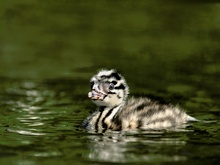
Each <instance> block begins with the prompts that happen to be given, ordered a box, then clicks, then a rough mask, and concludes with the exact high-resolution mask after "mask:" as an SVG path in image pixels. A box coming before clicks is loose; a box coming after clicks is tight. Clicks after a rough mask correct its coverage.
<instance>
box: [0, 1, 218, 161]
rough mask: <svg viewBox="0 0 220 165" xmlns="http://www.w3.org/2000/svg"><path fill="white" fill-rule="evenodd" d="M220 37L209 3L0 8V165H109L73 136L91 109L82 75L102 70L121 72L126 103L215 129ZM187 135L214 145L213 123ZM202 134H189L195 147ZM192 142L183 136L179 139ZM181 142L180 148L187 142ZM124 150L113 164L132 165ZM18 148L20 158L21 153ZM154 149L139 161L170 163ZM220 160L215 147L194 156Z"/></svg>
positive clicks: (4, 4)
mask: <svg viewBox="0 0 220 165" xmlns="http://www.w3.org/2000/svg"><path fill="white" fill-rule="evenodd" d="M219 29H220V4H219V3H215V2H210V1H209V2H206V1H199V0H197V1H196V0H193V1H182V0H179V1H174V0H171V1H167V0H165V1H164V0H154V1H144V0H140V1H133V0H127V1H124V0H118V1H116V0H113V1H109V0H98V1H95V2H94V1H89V0H83V1H78V0H74V1H73V0H32V1H28V0H19V1H17V0H7V1H1V2H0V113H1V114H2V115H1V117H0V120H1V121H2V123H1V125H0V126H1V128H2V131H1V133H0V134H1V139H0V141H1V146H4V147H3V148H4V150H2V151H1V152H2V153H4V154H3V156H2V158H4V159H2V162H3V163H5V162H7V161H9V160H10V161H11V158H14V159H15V160H17V162H18V163H17V164H19V163H20V164H22V163H24V162H25V161H26V162H27V163H29V164H36V163H39V162H38V159H37V160H36V159H35V158H36V157H37V158H39V159H40V158H42V159H40V162H42V160H44V161H46V160H45V157H46V158H48V159H47V161H48V162H47V161H46V163H56V162H55V160H56V159H55V160H54V159H50V158H51V157H53V158H59V157H60V156H62V158H63V160H68V161H71V160H72V159H74V160H75V159H76V158H78V157H82V158H80V159H79V160H78V161H76V164H77V163H78V164H83V163H85V162H87V163H88V162H89V163H92V162H91V160H95V161H97V163H100V162H103V161H107V162H111V161H112V157H114V155H113V156H112V155H111V153H113V152H112V151H113V150H112V149H111V148H110V150H107V151H106V152H107V154H108V157H105V160H102V158H103V155H101V156H100V155H97V153H99V152H100V151H102V149H103V148H101V150H96V151H94V152H93V151H91V153H87V152H88V148H91V146H90V145H88V140H85V139H87V138H88V137H90V136H88V134H84V133H83V131H82V130H80V129H79V126H80V123H81V122H82V121H83V119H84V118H85V117H86V116H88V115H89V114H90V113H91V112H92V111H94V110H95V106H94V105H93V104H92V103H91V102H90V100H89V99H88V98H87V93H88V91H89V79H90V77H91V76H92V75H93V74H95V73H96V72H97V70H99V69H101V68H108V69H111V68H115V69H117V70H118V71H120V72H121V73H122V74H123V75H124V76H125V78H126V80H127V82H128V85H129V86H130V91H131V95H135V96H148V97H151V98H153V99H159V100H160V101H162V102H168V103H172V104H178V105H180V106H181V107H183V108H184V109H185V110H186V111H187V113H189V114H191V115H192V116H195V117H197V118H199V119H204V120H217V121H218V120H219V112H220V111H219V109H220V103H219V97H220V94H219V91H220V83H219V80H220V56H219V53H220V46H219V45H220V31H219ZM195 127H196V128H198V129H199V130H201V129H202V131H206V132H208V136H209V137H213V139H212V140H211V142H210V139H209V143H212V142H213V143H214V144H216V143H218V144H219V142H220V140H219V135H220V131H219V128H220V127H219V123H218V124H215V126H214V127H213V125H211V126H210V127H207V125H206V126H201V125H197V126H195ZM203 133H204V132H203ZM70 135H71V137H72V138H73V139H74V140H73V139H71V138H70ZM206 135H207V134H205V137H204V136H203V134H199V135H198V139H199V140H200V142H201V146H200V147H202V148H203V147H204V146H203V145H202V144H203V143H206V140H207V137H206ZM36 137H38V140H37V141H36ZM39 137H40V138H39ZM82 137H83V138H82ZM168 137H169V136H168ZM178 137H179V138H180V139H181V138H182V135H181V136H178ZM191 137H193V135H192V134H189V137H188V138H187V139H188V140H189V139H191ZM96 138H97V137H96ZM136 138H137V137H136ZM146 138H147V137H144V138H143V139H146ZM160 138H161V137H160ZM169 138H170V137H169ZM62 139H67V140H66V141H65V142H63V140H62ZM76 139H78V140H79V139H81V141H80V142H76V141H75V140H76ZM92 139H94V138H92ZM143 139H135V140H137V141H138V140H140V141H141V140H143ZM201 139H203V140H204V141H202V140H201ZM72 140H73V141H75V142H73V143H71V145H72V147H73V148H75V147H76V146H78V147H79V146H80V147H81V150H77V151H76V150H74V149H70V148H68V147H67V146H68V145H70V141H71V142H72ZM99 140H100V139H99ZM102 140H103V139H102ZM129 140H131V139H129ZM129 140H128V141H129ZM148 140H149V139H148ZM157 140H158V139H157ZM160 140H161V139H160ZM181 140H183V142H184V144H185V143H186V144H188V143H187V140H186V138H183V139H181ZM191 140H192V139H191ZM61 141H62V143H61ZM171 141H175V139H172V138H171ZM148 142H149V141H148ZM162 142H163V139H162ZM190 142H192V141H190ZM193 142H194V140H193ZM39 143H42V146H41V145H40V146H39ZM126 144H127V143H126ZM129 144H130V143H129ZM153 144H154V143H153ZM55 145H57V147H58V148H59V149H57V148H54V146H55ZM124 145H125V144H124V143H123V146H124ZM141 145H143V144H141ZM191 145H192V143H191ZM191 145H190V146H189V145H186V148H187V149H186V150H187V151H188V150H191V149H192V148H193V147H192V146H191ZM24 146H25V147H24ZM45 146H47V147H46V148H44V147H45ZM88 146H89V147H88ZM98 146H99V145H96V149H97V148H98ZM128 146H129V145H128ZM128 146H127V145H125V146H124V147H125V150H123V151H121V150H119V152H120V154H119V157H117V159H116V160H115V162H120V160H123V161H124V162H136V161H137V159H136V158H134V157H135V156H136V157H138V156H140V155H139V154H138V150H137V149H134V150H133V153H132V154H133V156H134V157H132V156H131V157H130V158H128V157H129V156H128V157H126V152H125V151H127V150H126V149H128ZM22 147H24V148H22ZM99 147H100V146H99ZM113 147H114V146H113ZM117 147H118V146H117ZM129 147H131V146H129ZM152 147H155V146H154V145H152ZM179 147H180V148H182V146H179ZM13 148H16V151H14V149H13ZM27 148H28V149H27ZM26 149H27V150H28V152H25V153H23V152H24V150H26ZM98 149H99V148H98ZM113 149H114V150H115V148H113ZM157 149H158V150H157ZM116 150H118V149H117V148H116ZM156 150H157V151H158V152H160V154H159V156H158V155H157V156H156V157H155V155H153V157H151V156H152V155H151V156H149V158H146V157H144V156H143V157H140V160H141V161H143V162H149V161H150V162H151V161H153V162H154V161H155V160H161V162H163V161H167V160H168V161H175V160H177V159H176V157H175V158H173V159H168V158H167V157H166V155H167V154H168V153H169V151H167V150H166V149H165V150H163V149H162V150H161V146H160V147H158V144H157V147H156ZM159 150H160V151H159ZM205 150H210V148H209V147H207V148H205V149H204V151H205ZM70 151H71V152H70ZM1 152H0V153H1ZM96 152H97V153H96ZM147 152H150V151H147ZM109 154H110V156H109ZM154 154H155V153H154ZM181 154H182V150H181V151H180V150H177V151H176V153H175V154H174V155H181ZM197 154H198V151H195V152H193V151H192V155H194V156H195V157H200V154H198V155H197ZM219 154H220V153H219V145H218V147H215V150H214V151H213V152H210V155H208V156H207V155H205V156H204V153H202V155H203V159H202V160H201V162H203V163H204V161H207V162H208V160H209V158H210V157H213V158H214V159H213V163H214V162H215V160H216V161H217V155H219ZM79 155H80V156H79ZM82 155H84V156H82ZM85 155H87V156H85ZM91 155H92V156H91ZM164 155H165V157H164ZM209 156H210V157H209ZM24 157H25V158H24ZM85 157H86V158H85ZM122 157H123V158H122ZM192 157H193V156H192ZM195 157H193V158H192V159H190V158H188V156H187V155H185V156H183V157H180V159H178V160H180V161H183V162H185V161H187V160H189V162H191V163H192V160H194V158H195ZM201 157H202V156H201ZM132 158H133V159H132ZM154 158H156V159H154ZM169 158H170V157H169ZM171 158H172V157H171ZM103 159H104V158H103ZM99 161H100V162H99ZM64 162H65V161H63V162H62V161H61V163H64ZM159 162H160V161H159ZM13 163H14V164H16V163H15V162H14V161H13ZM198 163H199V162H198Z"/></svg>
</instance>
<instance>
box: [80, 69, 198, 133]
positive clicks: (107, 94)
mask: <svg viewBox="0 0 220 165" xmlns="http://www.w3.org/2000/svg"><path fill="white" fill-rule="evenodd" d="M90 83H91V91H90V92H89V93H88V97H89V98H90V99H92V101H93V102H94V103H95V104H96V105H97V106H98V110H97V111H96V112H94V113H93V114H92V115H91V116H89V117H87V118H86V119H85V120H84V122H83V124H82V125H83V127H84V128H86V129H87V130H93V131H97V132H105V131H106V130H113V131H121V130H134V129H144V130H161V129H169V128H177V127H181V125H184V124H186V123H187V122H188V121H197V119H195V118H193V117H191V116H189V115H187V114H186V113H185V112H184V111H182V110H181V109H179V108H178V107H176V106H172V105H162V104H159V103H158V102H155V101H152V100H150V99H149V98H134V97H131V98H130V99H127V97H128V94H129V88H128V85H127V83H126V81H125V79H124V77H123V76H122V75H121V74H119V73H118V72H117V71H116V70H114V69H111V70H101V71H99V72H98V73H97V74H96V75H94V76H93V77H92V78H91V80H90Z"/></svg>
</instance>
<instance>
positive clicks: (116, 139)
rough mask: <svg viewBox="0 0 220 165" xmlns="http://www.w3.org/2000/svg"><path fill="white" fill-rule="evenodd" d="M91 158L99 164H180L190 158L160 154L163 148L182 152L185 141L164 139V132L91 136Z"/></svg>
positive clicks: (171, 153) (170, 153)
mask: <svg viewBox="0 0 220 165" xmlns="http://www.w3.org/2000/svg"><path fill="white" fill-rule="evenodd" d="M88 138H89V139H90V143H89V144H88V145H89V149H90V153H89V154H88V159H90V160H93V161H100V162H121V163H132V162H178V161H185V160H186V159H187V157H186V156H185V155H180V154H179V153H175V152H172V151H170V152H164V153H163V152H161V150H164V148H175V150H176V149H181V148H182V146H184V145H185V144H186V142H185V140H183V139H181V136H180V137H179V138H172V137H164V133H163V132H146V131H144V132H139V133H132V134H130V135H129V134H128V135H126V134H122V133H119V132H118V133H109V134H105V135H104V136H102V135H100V136H97V135H90V136H88Z"/></svg>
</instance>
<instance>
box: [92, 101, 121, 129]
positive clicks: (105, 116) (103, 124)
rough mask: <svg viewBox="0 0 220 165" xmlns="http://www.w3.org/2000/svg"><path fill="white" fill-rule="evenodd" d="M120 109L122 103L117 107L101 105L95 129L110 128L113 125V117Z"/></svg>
mask: <svg viewBox="0 0 220 165" xmlns="http://www.w3.org/2000/svg"><path fill="white" fill-rule="evenodd" d="M120 109H121V105H119V106H115V107H105V106H101V107H99V116H98V118H97V120H96V123H95V129H96V130H97V131H100V130H102V132H104V131H105V130H107V129H109V128H110V127H111V123H112V120H113V118H114V117H115V115H116V114H117V113H118V111H119V110H120Z"/></svg>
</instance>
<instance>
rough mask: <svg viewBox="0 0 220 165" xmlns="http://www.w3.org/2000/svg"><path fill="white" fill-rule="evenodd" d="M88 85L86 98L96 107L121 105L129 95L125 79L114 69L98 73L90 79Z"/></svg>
mask: <svg viewBox="0 0 220 165" xmlns="http://www.w3.org/2000/svg"><path fill="white" fill-rule="evenodd" d="M90 83H91V91H90V92H89V93H88V97H89V98H91V99H92V100H93V102H94V103H95V104H96V105H98V106H108V107H114V106H118V105H122V104H124V102H125V100H126V98H127V96H128V93H129V88H128V86H127V83H126V81H125V79H124V78H123V77H122V76H121V75H120V74H119V73H118V72H117V71H116V70H114V69H111V70H101V71H99V72H98V73H97V74H96V75H94V76H93V77H92V78H91V80H90Z"/></svg>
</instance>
